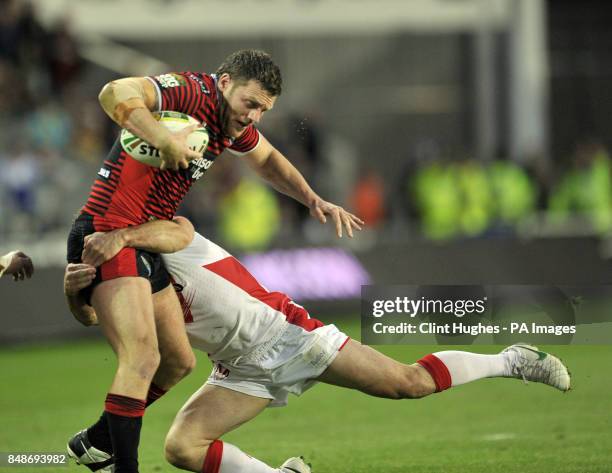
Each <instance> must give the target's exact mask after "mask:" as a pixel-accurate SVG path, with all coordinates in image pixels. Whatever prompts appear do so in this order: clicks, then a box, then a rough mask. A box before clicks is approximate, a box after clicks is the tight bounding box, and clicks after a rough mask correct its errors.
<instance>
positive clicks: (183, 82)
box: [153, 71, 215, 95]
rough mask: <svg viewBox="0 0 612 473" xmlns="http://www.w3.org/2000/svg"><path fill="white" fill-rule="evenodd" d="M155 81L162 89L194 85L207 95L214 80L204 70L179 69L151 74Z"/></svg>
mask: <svg viewBox="0 0 612 473" xmlns="http://www.w3.org/2000/svg"><path fill="white" fill-rule="evenodd" d="M153 78H154V79H155V81H156V82H157V83H158V84H159V86H160V87H161V88H163V89H172V88H175V87H187V86H196V87H195V88H196V90H198V91H199V92H201V93H203V94H205V95H209V94H210V92H211V90H212V89H213V87H214V84H215V81H214V78H213V76H212V75H211V74H208V73H206V72H195V71H181V72H166V73H163V74H159V75H156V76H153Z"/></svg>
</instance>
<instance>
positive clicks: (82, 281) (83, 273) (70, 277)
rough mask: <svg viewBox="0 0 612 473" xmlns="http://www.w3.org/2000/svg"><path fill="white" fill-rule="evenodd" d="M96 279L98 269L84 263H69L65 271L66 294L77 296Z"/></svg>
mask: <svg viewBox="0 0 612 473" xmlns="http://www.w3.org/2000/svg"><path fill="white" fill-rule="evenodd" d="M95 277H96V268H94V267H93V266H91V265H89V264H84V263H78V264H75V263H69V264H68V266H66V271H64V294H65V295H67V296H68V297H71V296H76V295H77V294H78V293H79V291H80V290H81V289H84V288H86V287H87V286H89V285H90V284H91V283H92V281H93V280H94V278H95Z"/></svg>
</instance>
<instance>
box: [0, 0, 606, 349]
mask: <svg viewBox="0 0 612 473" xmlns="http://www.w3.org/2000/svg"><path fill="white" fill-rule="evenodd" d="M604 7H605V2H597V1H581V2H575V1H560V0H555V1H552V0H551V1H548V2H546V1H543V0H412V1H399V0H382V1H377V2H370V1H365V0H362V1H357V2H351V7H350V8H347V7H346V4H345V2H342V1H339V0H338V1H334V0H329V1H324V0H318V1H317V0H299V1H298V0H291V1H280V0H276V1H267V2H255V1H249V0H241V1H236V2H233V3H232V5H231V7H230V6H228V5H226V4H225V3H224V2H219V1H206V2H204V1H195V0H166V1H163V0H137V1H129V2H128V1H119V0H109V1H105V2H99V1H93V0H79V1H76V0H73V1H70V0H39V1H25V0H3V1H1V2H0V195H1V198H0V249H2V250H3V251H4V250H6V251H8V250H10V249H14V248H21V249H23V250H24V251H26V252H28V253H30V254H32V256H33V257H34V259H35V263H36V266H37V275H36V279H35V280H33V281H31V282H29V283H26V284H22V285H19V286H17V285H12V284H9V283H8V281H2V284H1V285H0V286H1V287H0V292H1V294H2V295H3V301H4V307H3V313H4V311H5V310H6V311H9V312H10V311H11V310H13V311H17V313H19V314H20V316H19V317H18V320H10V321H8V327H7V329H6V331H4V333H3V334H2V335H0V337H1V338H2V339H6V340H7V341H12V340H19V339H24V338H29V337H33V336H42V337H47V336H55V335H62V334H64V335H65V334H68V333H70V332H71V331H73V330H75V329H76V328H77V327H76V326H74V324H73V322H72V321H71V320H70V318H69V316H67V315H66V313H65V310H64V308H63V301H62V298H61V294H60V276H61V268H62V266H63V264H64V258H65V237H66V234H67V232H68V229H69V227H70V223H71V220H72V219H73V217H74V215H75V213H76V212H78V210H79V208H80V206H81V205H82V204H83V203H84V201H85V199H86V196H87V193H88V190H89V186H90V185H91V183H92V181H93V179H94V176H95V174H96V172H97V170H98V168H99V166H100V162H101V161H102V159H103V157H104V155H105V153H106V151H107V150H108V149H109V147H110V146H111V144H112V142H113V140H114V139H115V137H116V134H117V127H116V126H115V125H114V124H113V123H112V122H111V121H110V120H109V119H108V118H107V117H106V116H105V115H104V114H103V112H102V111H101V109H100V107H99V106H98V104H97V93H98V92H99V90H100V88H101V87H102V85H103V84H104V83H106V82H107V81H109V80H112V79H113V78H117V77H122V76H128V75H147V74H159V73H163V72H168V71H182V70H204V71H209V72H212V71H214V69H215V68H216V67H217V65H218V64H219V63H220V61H221V60H222V59H223V58H224V57H225V56H226V55H227V54H229V53H231V52H232V51H234V50H236V49H239V48H246V47H249V48H251V47H255V48H262V49H265V50H267V51H269V52H270V53H271V54H272V55H273V56H274V58H275V59H276V61H277V62H278V63H279V65H280V66H281V68H282V70H283V74H284V83H285V86H284V93H283V95H282V96H281V98H280V100H279V101H278V104H277V106H276V107H275V109H274V110H273V111H272V112H270V113H269V114H267V116H266V117H265V119H264V121H263V122H262V124H261V127H260V128H261V130H262V132H263V133H264V134H265V135H266V136H267V137H268V138H269V139H270V140H271V141H272V142H273V143H274V144H275V145H276V146H277V147H278V148H279V149H280V150H282V151H283V152H284V153H285V154H286V155H287V156H288V157H289V158H290V159H291V160H292V162H293V163H295V165H296V166H297V167H298V168H299V169H300V170H301V171H302V172H303V174H304V175H305V176H306V178H307V179H308V180H309V182H311V183H312V186H313V187H314V189H316V190H317V191H318V192H319V193H320V194H321V195H322V196H324V197H325V198H327V199H329V200H332V201H334V202H337V203H340V204H342V205H344V206H346V207H348V208H350V209H352V210H353V211H354V212H355V213H356V214H358V215H360V216H361V217H363V218H364V219H365V221H366V222H367V227H366V230H365V231H364V232H362V233H361V234H359V235H358V236H357V238H355V239H354V240H353V241H348V240H347V239H343V240H342V241H338V240H336V239H335V238H334V235H333V232H332V229H331V227H330V226H321V225H319V224H318V223H316V222H315V221H314V220H312V219H311V218H310V217H309V216H308V212H307V209H305V208H303V207H301V206H300V205H299V204H297V203H295V202H293V201H292V200H291V199H288V198H286V197H284V196H281V195H279V194H277V193H275V192H274V191H273V190H271V188H269V187H268V186H266V184H265V183H263V182H262V181H260V180H258V179H257V178H256V177H254V176H253V175H252V174H251V173H250V172H248V171H247V169H246V167H245V166H244V164H243V163H241V162H240V160H239V158H236V157H232V156H223V157H222V158H220V159H219V160H218V161H217V162H216V163H215V165H214V166H213V168H212V169H210V170H209V171H208V173H207V174H206V176H205V177H204V178H203V179H202V180H201V181H200V182H198V183H197V185H196V186H194V188H193V189H192V191H191V192H190V194H189V195H188V198H187V199H186V201H185V202H184V204H183V205H182V207H181V210H180V213H181V214H182V215H185V216H187V217H189V218H190V219H191V220H192V221H193V222H194V224H195V226H196V228H197V229H199V231H200V232H201V233H203V234H204V235H206V236H208V237H209V238H211V239H213V240H214V241H216V242H219V243H220V244H222V245H224V246H225V247H227V248H228V249H230V250H231V251H233V252H235V253H236V254H238V255H239V256H241V257H244V258H245V261H246V262H247V264H248V266H249V268H251V269H252V270H253V272H255V274H256V275H257V276H258V277H260V278H261V279H263V280H264V282H265V283H266V284H267V285H269V286H270V287H274V288H277V289H280V290H285V291H287V292H289V293H290V294H292V295H293V296H294V297H295V298H296V299H298V300H300V301H304V302H308V301H319V302H329V301H335V302H339V301H340V302H342V301H353V306H352V307H354V301H355V300H356V298H357V297H358V295H359V290H360V286H361V285H362V284H367V283H370V282H376V283H381V284H382V283H394V282H395V283H413V284H419V283H446V284H456V283H514V284H516V283H538V284H554V283H558V284H560V283H567V284H595V283H599V284H601V283H605V282H606V277H608V280H610V279H609V275H610V271H609V269H608V266H609V262H608V257H609V256H610V253H611V251H612V249H611V246H610V243H609V240H608V235H609V234H610V232H611V230H612V181H611V172H610V167H611V162H610V156H609V146H610V144H611V141H610V132H609V130H610V127H609V117H610V116H612V88H610V87H609V81H610V76H611V75H612V58H611V56H610V51H612V33H610V28H609V24H610V22H609V20H610V19H611V18H608V17H607V16H610V14H609V13H606V12H608V11H609V9H606V8H604ZM232 9H234V10H235V11H232ZM31 293H36V294H37V296H36V297H29V298H25V299H24V298H23V297H22V296H23V295H25V294H31ZM40 304H44V307H45V308H46V309H47V311H45V312H44V313H43V311H41V306H40ZM321 310H323V308H322V309H321ZM9 312H7V313H9ZM49 312H51V313H49Z"/></svg>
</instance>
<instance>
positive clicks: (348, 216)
mask: <svg viewBox="0 0 612 473" xmlns="http://www.w3.org/2000/svg"><path fill="white" fill-rule="evenodd" d="M310 215H312V216H313V217H314V218H316V219H317V220H318V221H319V222H321V223H325V222H327V216H330V217H331V218H332V219H333V221H334V225H335V226H336V235H338V238H342V230H343V229H345V230H346V233H347V234H348V236H349V237H351V238H353V230H361V226H362V225H363V224H364V222H363V220H361V219H360V218H359V217H356V216H355V215H353V214H352V213H350V212H347V211H346V210H344V209H343V208H342V207H340V206H339V205H336V204H332V203H331V202H327V201H325V200H323V199H319V200H317V201H316V202H315V203H314V204H312V205H311V206H310Z"/></svg>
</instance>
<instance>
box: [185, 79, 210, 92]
mask: <svg viewBox="0 0 612 473" xmlns="http://www.w3.org/2000/svg"><path fill="white" fill-rule="evenodd" d="M189 78H190V79H191V80H194V81H196V82H197V83H198V84H200V90H201V91H202V93H203V94H206V95H210V90H208V87H206V84H205V83H204V81H203V80H202V79H200V78H199V77H198V76H196V75H195V74H189Z"/></svg>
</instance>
